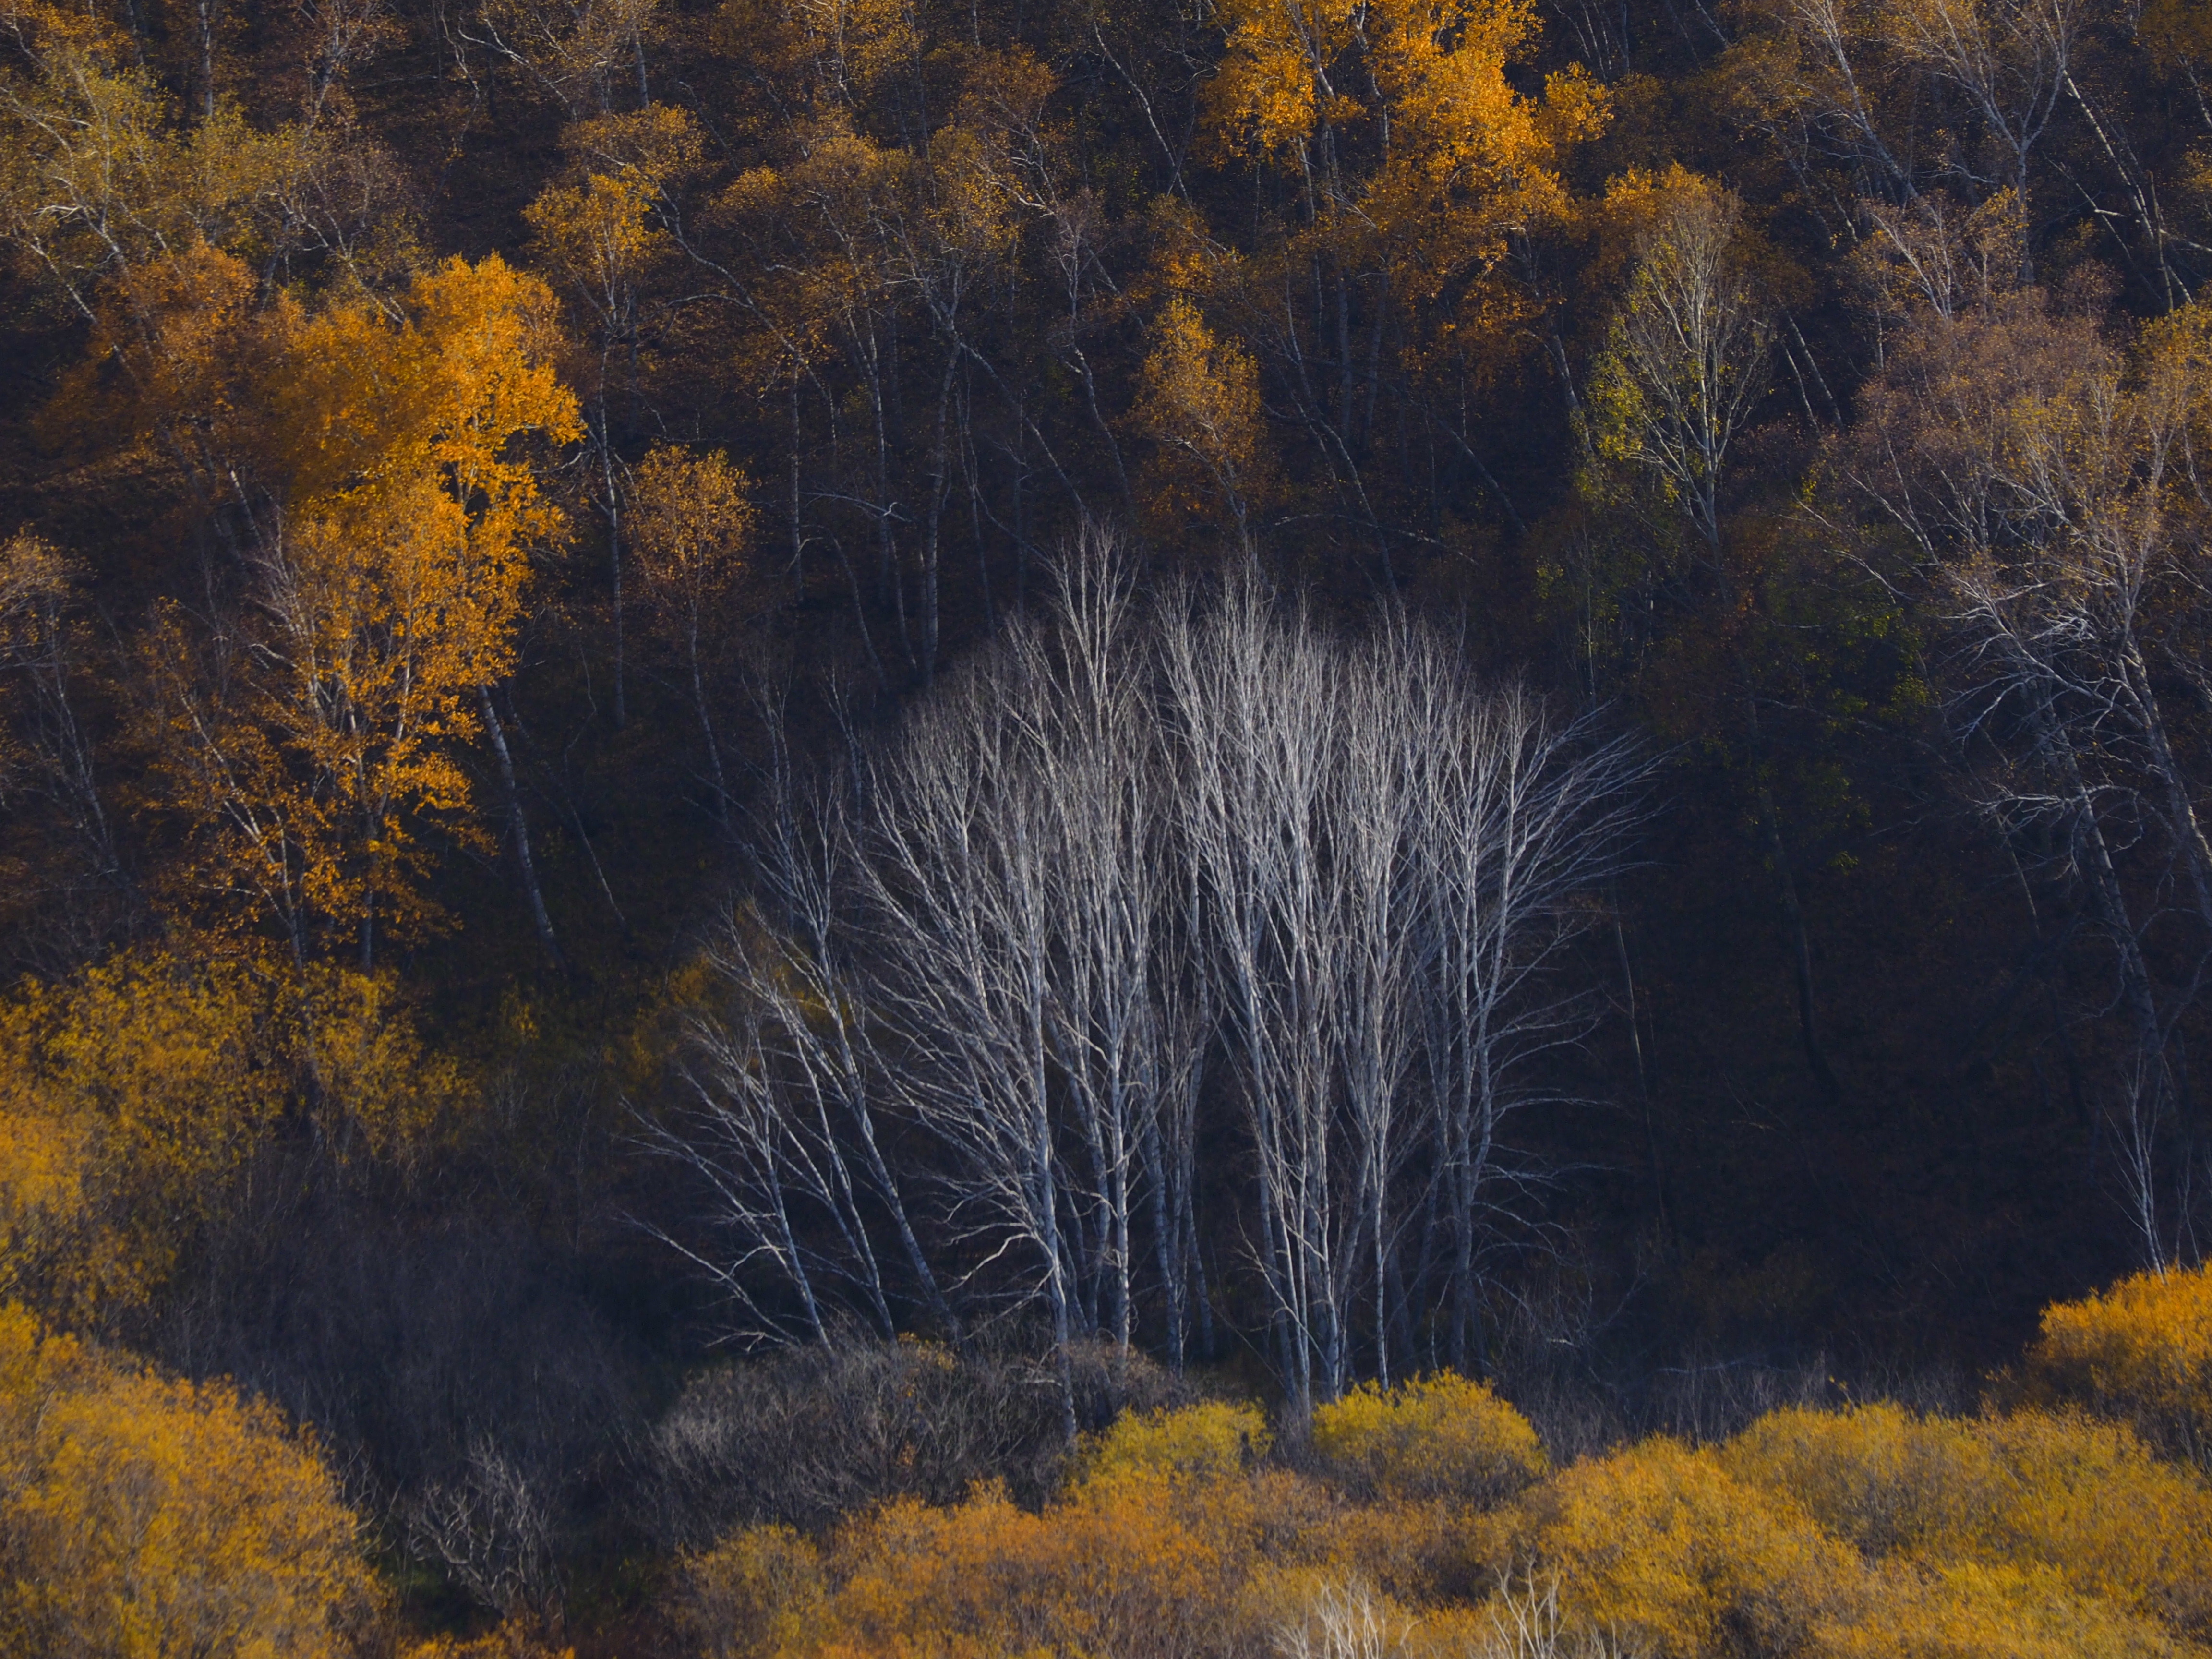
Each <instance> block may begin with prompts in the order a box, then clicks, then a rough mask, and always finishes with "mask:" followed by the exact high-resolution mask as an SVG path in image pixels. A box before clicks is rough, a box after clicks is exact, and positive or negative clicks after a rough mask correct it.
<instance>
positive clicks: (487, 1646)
mask: <svg viewBox="0 0 2212 1659" xmlns="http://www.w3.org/2000/svg"><path fill="white" fill-rule="evenodd" d="M575 1655H576V1650H574V1648H571V1647H556V1646H555V1645H554V1644H552V1643H551V1642H550V1641H548V1640H547V1639H546V1638H545V1635H544V1632H542V1631H540V1630H538V1628H536V1627H535V1626H532V1624H530V1623H529V1622H527V1621H523V1622H515V1621H513V1620H508V1621H505V1622H502V1623H501V1625H500V1626H498V1628H496V1629H495V1630H492V1631H489V1632H486V1633H485V1634H483V1635H482V1636H475V1637H464V1636H434V1637H431V1638H429V1639H428V1641H423V1642H417V1643H415V1644H413V1645H412V1646H410V1647H408V1648H406V1649H405V1650H404V1656H405V1659H575Z"/></svg>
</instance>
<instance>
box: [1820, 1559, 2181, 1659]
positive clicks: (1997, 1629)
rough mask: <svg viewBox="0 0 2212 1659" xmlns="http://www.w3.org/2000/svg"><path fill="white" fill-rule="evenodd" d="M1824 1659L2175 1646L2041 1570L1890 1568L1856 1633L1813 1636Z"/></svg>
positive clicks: (2038, 1658) (2094, 1653)
mask: <svg viewBox="0 0 2212 1659" xmlns="http://www.w3.org/2000/svg"><path fill="white" fill-rule="evenodd" d="M1817 1646H1818V1648H1819V1650H1820V1654H1821V1655H1822V1656H1823V1659H2178V1656H2179V1654H2181V1653H2185V1652H2188V1653H2193V1652H2195V1651H2196V1650H2193V1649H2177V1647H2176V1645H2175V1644H2174V1641H2173V1638H2172V1636H2171V1635H2170V1634H2169V1633H2168V1632H2166V1631H2164V1630H2162V1629H2161V1628H2160V1627H2159V1626H2157V1625H2154V1624H2153V1623H2151V1622H2150V1621H2148V1620H2143V1619H2138V1618H2136V1617H2135V1616H2134V1615H2132V1614H2130V1613H2126V1612H2124V1611H2123V1610H2122V1609H2120V1608H2118V1607H2114V1606H2112V1603H2111V1602H2109V1601H2100V1600H2097V1599H2095V1598H2085V1597H2082V1596H2078V1595H2074V1594H2072V1593H2071V1592H2070V1591H2069V1590H2068V1589H2066V1587H2065V1585H2064V1584H2063V1583H2062V1582H2061V1581H2060V1580H2059V1577H2058V1575H2057V1573H2055V1572H2053V1571H2051V1569H2050V1568H2048V1567H2025V1568H2023V1567H1992V1566H1982V1565H1972V1564H1967V1565H1955V1566H1947V1567H1940V1568H1933V1569H1928V1568H1918V1567H1913V1566H1910V1565H1904V1564H1896V1565H1892V1566H1891V1567H1890V1568H1889V1569H1888V1570H1887V1571H1885V1572H1883V1573H1882V1574H1881V1584H1880V1589H1879V1591H1878V1593H1877V1594H1876V1595H1875V1597H1874V1599H1873V1600H1872V1601H1871V1602H1870V1603H1869V1606H1868V1608H1867V1611H1866V1613H1865V1614H1864V1616H1863V1617H1862V1618H1861V1619H1860V1620H1859V1621H1858V1622H1857V1624H1855V1625H1850V1626H1840V1627H1836V1628H1831V1629H1828V1630H1826V1631H1823V1632H1820V1639H1819V1641H1818V1644H1817Z"/></svg>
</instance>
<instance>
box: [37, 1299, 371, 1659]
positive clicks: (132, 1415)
mask: <svg viewBox="0 0 2212 1659" xmlns="http://www.w3.org/2000/svg"><path fill="white" fill-rule="evenodd" d="M358 1534H359V1522H357V1521H356V1518H355V1516H353V1514H352V1513H351V1512H350V1511H349V1510H348V1509H347V1508H346V1507H345V1506H344V1504H342V1503H341V1502H340V1501H339V1498H338V1495H337V1489H336V1486H335V1483H334V1482H333V1481H332V1480H331V1476H330V1474H329V1472H328V1471H327V1470H326V1469H325V1468H324V1467H323V1465H322V1463H321V1462H320V1461H319V1459H318V1458H317V1457H316V1456H315V1455H314V1451H313V1447H312V1446H311V1445H309V1444H307V1443H304V1442H302V1441H301V1439H300V1438H299V1437H296V1436H295V1435H293V1434H292V1433H291V1432H289V1431H288V1430H287V1429H286V1428H285V1426H284V1425H283V1423H282V1422H281V1421H279V1420H278V1419H277V1418H276V1415H275V1414H274V1413H271V1412H270V1411H269V1410H268V1409H267V1408H266V1407H260V1406H257V1405H253V1404H251V1403H249V1402H246V1401H241V1400H240V1398H239V1397H238V1395H236V1394H235V1393H234V1392H233V1391H232V1390H231V1389H228V1388H227V1387H224V1386H222V1385H220V1384H210V1385H198V1386H196V1385H193V1384H191V1383H175V1382H169V1381H166V1380H164V1379H161V1378H159V1377H155V1376H150V1375H149V1374H147V1373H145V1372H143V1371H140V1370H133V1369H129V1368H126V1367H124V1366H121V1365H118V1364H114V1363H113V1362H111V1361H107V1360H105V1359H102V1358H100V1357H99V1356H97V1355H94V1354H93V1353H91V1352H88V1351H87V1350H85V1349H84V1348H83V1347H82V1346H80V1345H78V1344H76V1343H74V1342H71V1341H70V1340H66V1339H62V1338H52V1337H43V1336H41V1334H40V1332H39V1330H38V1328H37V1327H36V1325H35V1324H34V1323H33V1321H32V1320H31V1319H30V1318H29V1317H28V1316H27V1315H25V1314H24V1313H23V1312H22V1310H21V1309H15V1308H9V1309H4V1310H0V1554H4V1558H5V1559H4V1561H0V1638H5V1640H4V1641H0V1648H4V1650H6V1651H9V1652H11V1653H24V1654H32V1653H53V1654H61V1653H98V1654H102V1655H111V1656H115V1659H171V1656H177V1659H184V1656H187V1655H192V1656H197V1655H201V1654H216V1653H220V1654H224V1655H236V1656H241V1659H321V1656H328V1655H336V1654H339V1653H342V1652H345V1651H347V1650H349V1641H350V1638H352V1636H353V1635H354V1634H356V1633H357V1632H359V1631H360V1630H361V1629H362V1628H363V1627H365V1625H366V1622H367V1621H368V1619H369V1617H370V1616H371V1615H372V1614H373V1613H374V1608H375V1604H376V1600H377V1596H376V1589H375V1584H374V1580H373V1579H372V1578H371V1577H370V1575H369V1573H368V1568H367V1567H366V1565H364V1564H363V1562H362V1555H361V1549H360V1541H359V1536H358Z"/></svg>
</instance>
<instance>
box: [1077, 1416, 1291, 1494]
mask: <svg viewBox="0 0 2212 1659" xmlns="http://www.w3.org/2000/svg"><path fill="white" fill-rule="evenodd" d="M1267 1446H1268V1434H1267V1419H1266V1418H1265V1417H1263V1416H1262V1415H1261V1413H1260V1409H1259V1407H1256V1406H1243V1405H1230V1404H1228V1403H1226V1402H1225V1401H1207V1402H1206V1404H1204V1405H1201V1406H1189V1407H1184V1408H1183V1409H1182V1410H1181V1411H1157V1412H1131V1413H1127V1414H1125V1415H1124V1416H1122V1417H1121V1418H1120V1419H1118V1420H1116V1421H1115V1424H1114V1425H1113V1426H1112V1427H1110V1428H1109V1429H1107V1430H1105V1431H1103V1433H1101V1434H1099V1435H1097V1436H1096V1437H1093V1438H1092V1439H1091V1441H1089V1443H1087V1444H1086V1446H1085V1455H1084V1469H1085V1474H1086V1476H1088V1477H1090V1478H1093V1479H1096V1478H1099V1477H1104V1476H1112V1475H1116V1474H1126V1473H1127V1472H1129V1471H1131V1470H1138V1469H1146V1470H1151V1471H1152V1472H1154V1473H1156V1474H1175V1475H1181V1476H1184V1477H1187V1478H1188V1479H1192V1480H1223V1479H1226V1478H1228V1477H1231V1476H1233V1475H1237V1474H1243V1472H1244V1470H1245V1468H1247V1467H1248V1466H1249V1465H1250V1464H1252V1463H1254V1462H1257V1461H1258V1460H1259V1459H1261V1458H1262V1457H1264V1456H1266V1455H1267Z"/></svg>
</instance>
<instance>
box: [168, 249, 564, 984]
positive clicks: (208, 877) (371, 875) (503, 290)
mask: <svg viewBox="0 0 2212 1659" xmlns="http://www.w3.org/2000/svg"><path fill="white" fill-rule="evenodd" d="M217 257H220V256H217ZM258 336H259V339H258V343H259V344H260V346H261V349H263V350H264V352H265V354H266V356H265V359H264V361H265V369H264V374H265V377H266V378H265V380H263V381H262V382H261V384H260V385H259V386H257V388H256V391H257V393H258V396H257V398H256V401H255V403H254V404H253V407H254V409H255V410H256V412H257V417H258V419H259V420H261V421H264V422H265V424H264V425H263V426H261V428H260V429H259V430H258V431H257V432H256V433H255V434H254V435H253V437H254V438H255V439H256V440H257V443H256V445H255V447H256V449H257V451H258V453H259V454H260V455H261V456H262V457H263V458H264V459H263V465H264V476H265V477H268V478H269V479H270V481H271V482H270V489H269V492H268V495H267V496H266V498H265V499H264V500H262V501H257V502H254V503H252V507H253V521H252V532H253V533H252V540H251V542H250V544H249V550H248V556H247V562H248V566H249V573H248V574H249V582H250V588H249V592H250V599H251V604H252V610H251V611H249V612H248V613H247V614H248V616H249V617H251V618H252V625H253V631H252V633H251V634H246V635H243V636H242V637H241V635H240V633H239V632H237V631H233V630H229V629H221V630H214V631H210V630H206V629H201V628H199V627H197V626H195V625H194V624H193V623H192V622H191V619H190V618H188V617H187V616H186V614H185V612H184V611H183V610H182V608H181V607H179V606H176V605H172V606H171V607H169V610H168V611H167V616H166V618H165V620H164V621H163V623H162V624H161V626H160V627H159V628H158V629H156V630H155V635H154V636H153V637H154V644H153V646H152V648H151V650H150V652H149V670H150V673H151V677H152V678H154V680H155V683H156V684H157V685H158V687H159V689H160V694H161V695H160V699H159V703H158V713H157V718H158V720H159V722H160V724H161V727H162V728H164V729H163V730H162V731H161V733H160V735H159V739H158V740H159V743H160V749H161V775H162V776H163V778H164V779H165V781H166V783H167V799H168V800H169V801H170V802H171V803H172V804H173V805H175V806H176V807H178V808H179V809H180V810H181V811H183V812H184V814H185V816H186V817H187V818H188V819H189V821H190V822H191V824H192V825H193V827H194V829H195V830H196V832H197V848H198V856H197V858H196V859H194V860H192V861H191V864H190V866H188V876H187V879H189V880H190V881H191V882H192V883H194V884H197V886H199V887H200V888H202V889H203V890H207V891H210V892H213V893H216V894H217V895H222V896H228V897H233V898H236V899H240V900H244V901H246V902H247V903H249V904H251V905H252V906H254V907H257V908H259V909H260V910H261V911H262V912H263V913H264V915H268V916H269V917H270V918H271V919H273V920H274V921H276V923H277V924H278V926H279V927H280V928H281V931H282V936H283V939H284V941H285V944H286V945H287V946H288V947H289V951H290V952H291V954H292V956H293V957H294V960H295V963H299V964H301V965H302V966H304V965H305V964H306V963H307V961H308V960H309V958H310V957H311V956H313V955H314V954H317V946H318V945H319V943H320V942H321V940H322V939H323V938H324V937H325V934H326V933H327V932H328V930H331V929H338V930H342V933H343V935H344V936H349V937H350V939H351V940H352V941H353V943H354V944H355V945H356V948H357V950H358V951H359V956H360V961H361V964H362V969H363V970H364V971H366V970H367V969H369V968H370V967H372V966H373V964H374V960H375V957H374V945H375V939H376V937H377V934H378V931H379V929H380V927H381V928H382V929H384V930H386V931H389V932H392V933H398V934H399V935H400V936H403V937H407V936H415V935H419V934H421V933H423V932H425V931H428V930H429V929H430V928H431V927H434V926H435V925H437V924H438V922H439V921H440V920H441V918H440V915H439V913H438V910H437V908H436V907H435V904H434V903H433V902H431V901H430V900H429V899H428V896H427V895H426V894H425V893H424V892H423V890H422V878H423V877H424V876H425V875H426V874H427V872H428V868H429V864H430V858H431V854H430V852H429V850H428V846H427V844H426V843H425V842H424V841H423V840H422V835H421V831H422V827H423V826H424V825H426V824H428V823H438V824H441V825H442V826H444V828H445V829H446V831H447V833H448V834H449V835H453V836H457V837H459V838H460V839H462V840H464V841H466V840H468V839H470V838H471V837H472V836H475V835H477V833H478V832H477V830H476V829H475V827H474V813H475V808H476V803H475V800H474V799H473V790H472V787H471V782H470V779H469V776H468V774H467V773H466V771H465V769H463V768H462V766H461V764H460V763H459V754H460V752H461V750H463V748H464V747H465V745H467V744H470V743H471V742H472V741H474V740H476V739H477V738H488V739H489V741H490V742H491V743H492V744H493V745H494V748H495V751H497V752H500V753H501V754H503V752H504V737H503V733H502V732H501V731H500V730H499V729H498V726H497V723H496V719H495V717H492V716H488V714H487V711H488V709H489V690H490V688H491V687H492V686H493V685H494V684H496V683H497V682H498V681H499V680H500V679H501V678H503V677H504V676H505V675H506V674H507V672H508V671H509V670H510V668H511V667H512V665H513V653H514V640H515V633H516V629H517V628H518V626H519V624H520V622H521V620H522V618H523V616H524V614H525V611H526V605H527V601H528V592H529V587H530V583H531V559H532V555H533V553H534V552H536V551H537V550H539V549H540V548H542V547H544V545H545V544H548V543H549V542H550V541H552V540H553V539H555V538H556V537H557V536H558V535H559V534H560V532H561V530H562V515H561V513H560V512H559V511H558V509H557V508H556V507H554V506H553V505H552V504H551V503H550V501H547V500H546V499H545V497H544V493H543V491H542V490H541V489H540V487H539V484H538V474H537V471H536V468H535V466H534V465H533V464H532V459H531V457H530V455H529V453H528V452H527V447H526V445H527V442H528V441H530V440H532V439H537V440H539V441H568V440H570V439H573V438H574V437H575V436H577V435H578V431H579V428H578V423H577V416H576V404H575V399H574V398H573V397H572V396H571V395H570V393H569V392H568V391H567V390H566V389H565V388H563V387H562V386H561V385H560V383H559V381H558V380H556V378H555V375H554V372H553V368H552V366H551V357H552V356H553V351H554V345H555V336H554V325H553V317H552V299H551V295H550V294H549V293H548V292H547V290H546V289H545V287H544V284H543V283H539V282H538V281H537V280H536V279H534V278H532V277H529V276H523V275H521V274H520V273H519V272H516V271H514V270H512V269H511V268H509V267H508V266H507V264H504V263H503V262H501V260H500V259H499V258H497V257H496V256H493V257H491V258H487V259H485V260H484V261H483V262H482V263H481V264H477V265H473V266H471V265H469V264H465V263H463V262H462V261H460V260H458V259H456V260H453V261H450V262H448V263H447V264H445V265H443V266H441V267H439V268H438V269H436V270H432V271H428V272H426V273H424V274H423V275H422V276H420V277H419V278H417V279H416V283H414V285H413V287H412V288H411V289H410V291H409V293H408V295H407V296H406V301H405V303H404V306H402V307H398V308H397V314H396V315H395V314H394V313H393V312H392V311H388V310H386V308H385V307H381V306H379V305H377V304H375V303H374V302H373V301H369V300H368V299H365V298H364V299H359V300H353V301H341V302H339V303H337V304H335V305H333V306H331V307H329V308H327V309H326V310H325V311H324V312H322V313H320V314H313V315H311V314H308V313H305V312H303V311H302V310H301V309H300V308H299V307H296V306H295V305H293V304H292V303H291V302H289V301H286V302H284V303H283V304H281V305H280V306H279V307H277V308H276V311H275V312H274V313H272V314H271V315H270V317H268V318H267V319H265V320H264V321H263V322H261V324H260V325H259V326H258ZM532 892H533V896H534V893H535V889H534V887H533V889H532ZM538 908H539V911H540V915H539V920H540V921H541V923H543V915H542V904H540V905H539V906H538ZM541 931H544V929H543V928H542V929H541Z"/></svg>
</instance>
